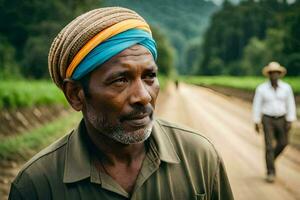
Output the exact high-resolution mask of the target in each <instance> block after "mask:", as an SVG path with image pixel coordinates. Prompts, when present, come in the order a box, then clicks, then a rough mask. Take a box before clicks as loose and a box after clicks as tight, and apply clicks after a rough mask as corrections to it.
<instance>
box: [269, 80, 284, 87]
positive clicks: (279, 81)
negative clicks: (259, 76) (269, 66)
mask: <svg viewBox="0 0 300 200" xmlns="http://www.w3.org/2000/svg"><path fill="white" fill-rule="evenodd" d="M277 82H278V87H282V84H283V82H282V81H281V80H278V81H277ZM267 83H268V86H269V88H272V83H271V81H270V80H269V81H268V82H267Z"/></svg>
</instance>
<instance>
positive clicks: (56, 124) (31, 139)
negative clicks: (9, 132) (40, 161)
mask: <svg viewBox="0 0 300 200" xmlns="http://www.w3.org/2000/svg"><path fill="white" fill-rule="evenodd" d="M80 117H81V115H80V114H79V113H72V114H69V116H68V117H66V116H62V117H59V118H58V119H56V120H55V121H53V122H50V123H48V124H46V125H44V126H42V127H40V128H36V129H34V130H32V131H29V132H27V133H23V134H19V135H15V136H11V137H8V138H4V139H2V140H1V141H0V159H10V160H11V159H14V158H16V157H22V158H24V159H26V160H27V159H28V157H30V156H32V154H33V153H35V152H37V151H39V150H40V149H42V148H43V147H45V146H47V145H48V144H50V143H52V142H53V141H55V140H57V139H58V138H59V137H62V136H63V135H65V134H66V133H67V132H68V131H70V130H71V129H72V128H74V126H75V125H76V124H77V123H78V122H79V120H80Z"/></svg>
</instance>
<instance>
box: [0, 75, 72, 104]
mask: <svg viewBox="0 0 300 200" xmlns="http://www.w3.org/2000/svg"><path fill="white" fill-rule="evenodd" d="M51 104H63V105H67V102H66V100H65V97H64V95H63V93H62V92H61V91H60V90H59V89H58V88H57V87H56V85H54V84H53V83H52V82H50V81H28V80H27V81H25V80H21V81H20V80H4V81H0V109H3V108H8V109H15V108H20V107H33V106H36V105H51Z"/></svg>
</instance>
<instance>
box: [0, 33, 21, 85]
mask: <svg viewBox="0 0 300 200" xmlns="http://www.w3.org/2000/svg"><path fill="white" fill-rule="evenodd" d="M15 52H16V50H15V48H14V47H13V46H12V45H11V44H10V43H9V42H8V41H7V39H6V38H5V37H4V36H1V35H0V80H1V79H2V80H3V79H5V78H18V77H20V72H19V70H18V66H17V63H16V62H15Z"/></svg>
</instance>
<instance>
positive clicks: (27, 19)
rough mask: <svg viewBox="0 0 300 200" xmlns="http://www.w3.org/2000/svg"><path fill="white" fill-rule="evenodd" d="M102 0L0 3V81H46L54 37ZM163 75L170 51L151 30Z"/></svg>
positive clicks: (170, 58)
mask: <svg viewBox="0 0 300 200" xmlns="http://www.w3.org/2000/svg"><path fill="white" fill-rule="evenodd" d="M103 2H104V0H65V1H63V0H48V1H38V0H26V1H22V0H2V1H0V5H1V6H0V24H1V26H0V80H1V79H10V78H20V77H25V78H49V73H48V67H47V59H48V51H49V48H50V45H51V42H52V41H53V39H54V37H55V36H56V35H57V34H58V32H59V31H60V30H61V29H62V28H63V27H64V26H65V25H66V24H67V23H69V22H70V21H71V20H72V19H73V18H75V17H76V16H78V15H79V14H81V13H83V12H85V11H88V10H91V9H95V8H99V7H103ZM153 32H154V33H153V34H154V37H155V38H156V40H157V43H158V51H159V55H163V56H160V57H159V59H158V64H159V66H160V71H161V72H162V74H168V73H170V71H171V69H172V68H171V66H172V65H173V64H172V62H173V60H174V52H173V49H172V48H170V47H171V45H170V44H169V43H168V41H167V40H166V37H165V35H164V34H163V33H161V32H160V30H158V29H154V30H153Z"/></svg>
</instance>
